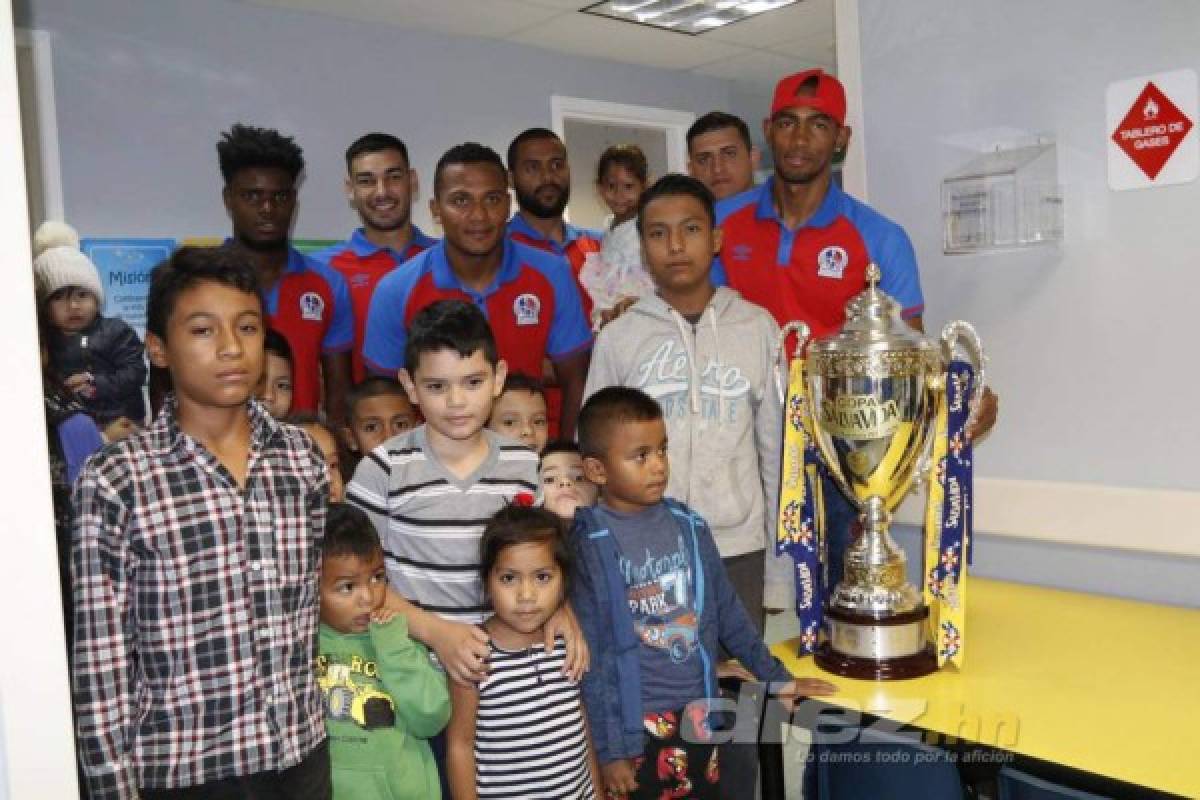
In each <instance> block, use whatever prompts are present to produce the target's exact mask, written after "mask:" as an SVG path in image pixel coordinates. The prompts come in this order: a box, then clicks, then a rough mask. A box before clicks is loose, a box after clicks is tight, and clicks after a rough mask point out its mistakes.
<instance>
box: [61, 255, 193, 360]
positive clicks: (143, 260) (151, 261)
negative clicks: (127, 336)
mask: <svg viewBox="0 0 1200 800" xmlns="http://www.w3.org/2000/svg"><path fill="white" fill-rule="evenodd" d="M80 246H81V248H82V250H83V252H84V253H85V254H86V255H87V257H88V258H90V259H91V260H92V263H93V264H95V265H96V269H97V271H99V273H100V283H101V285H102V286H103V287H104V308H103V310H102V312H101V313H103V314H104V316H106V317H120V318H121V319H123V320H125V321H126V322H128V323H129V325H130V326H131V327H132V328H133V329H134V330H136V331H137V334H138V336H140V337H141V338H142V340H143V341H144V340H145V338H146V295H147V293H148V292H149V290H150V271H151V270H153V269H154V268H155V267H156V266H158V264H159V263H161V262H162V261H165V260H166V259H167V258H168V257H170V255H171V253H172V252H173V251H174V250H175V240H174V239H84V240H82V241H81V242H80Z"/></svg>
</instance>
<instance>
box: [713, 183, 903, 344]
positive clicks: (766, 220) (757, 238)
mask: <svg viewBox="0 0 1200 800" xmlns="http://www.w3.org/2000/svg"><path fill="white" fill-rule="evenodd" d="M775 180H776V179H775V178H774V177H772V178H770V179H768V180H767V181H766V182H765V183H763V184H762V185H761V186H756V187H754V188H753V189H750V190H748V191H745V192H742V193H741V194H738V195H734V196H733V197H729V198H726V199H725V200H722V201H721V202H720V203H718V204H717V225H719V226H720V228H721V230H722V231H723V236H724V243H723V245H722V247H721V255H720V258H719V259H718V260H716V261H714V262H713V268H712V279H713V283H714V284H716V285H718V286H729V287H732V288H734V289H737V291H738V292H740V293H741V295H742V296H743V297H745V298H746V299H747V300H749V301H750V302H752V303H756V304H758V305H760V306H762V307H763V308H765V309H767V310H768V311H770V312H771V314H772V315H773V316H774V317H775V320H776V321H777V322H778V323H779V324H780V325H784V324H786V323H788V322H790V321H791V320H803V321H804V322H806V323H808V326H809V328H810V329H811V330H812V335H813V336H814V337H819V336H826V335H828V334H830V333H832V332H834V331H836V330H838V329H840V328H841V326H842V323H843V322H844V321H845V319H846V313H845V306H846V302H847V301H848V300H849V299H850V298H851V297H853V296H854V295H856V294H858V293H859V292H861V291H862V290H863V289H864V288H866V271H867V265H868V264H870V263H872V262H874V263H875V264H877V265H878V266H879V269H880V270H881V272H882V273H883V278H882V280H881V281H880V284H879V288H880V289H882V290H883V291H885V292H887V293H888V294H890V295H891V296H892V297H894V298H895V299H896V302H898V303H900V305H901V307H902V308H903V309H904V311H903V315H904V317H905V318H912V317H919V316H920V315H921V312H922V311H923V310H924V307H925V301H924V298H923V296H922V294H921V281H920V277H919V276H918V274H917V259H916V255H915V253H914V252H913V246H912V242H910V241H909V238H908V234H906V233H905V232H904V229H903V228H901V227H900V226H899V225H897V224H896V223H894V222H892V221H891V220H889V219H888V218H886V217H884V216H883V215H882V214H880V213H879V212H878V211H875V210H874V209H872V208H871V207H870V206H868V205H866V204H865V203H862V202H860V201H858V200H855V199H854V198H853V197H851V196H850V195H848V194H846V193H845V192H843V191H842V190H841V189H840V188H839V187H838V186H837V184H836V183H833V182H830V184H829V191H828V192H827V193H826V195H825V199H824V200H823V201H822V202H821V205H820V207H818V209H817V211H816V213H814V214H813V215H812V217H810V218H809V219H808V221H807V222H805V223H804V224H803V225H801V226H800V227H798V228H795V229H791V228H788V227H786V226H785V225H784V223H783V219H782V218H781V217H780V215H779V212H778V211H777V210H776V208H775V201H774V195H773V190H772V187H773V184H774V181H775Z"/></svg>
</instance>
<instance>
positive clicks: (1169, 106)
mask: <svg viewBox="0 0 1200 800" xmlns="http://www.w3.org/2000/svg"><path fill="white" fill-rule="evenodd" d="M1196 86H1197V82H1196V72H1195V71H1194V70H1190V69H1181V70H1175V71H1174V72H1160V73H1158V74H1156V75H1147V76H1144V77H1141V78H1131V79H1129V80H1124V81H1117V82H1116V83H1110V84H1109V85H1108V91H1107V97H1106V100H1107V102H1106V106H1107V132H1108V185H1109V188H1111V189H1114V190H1118V191H1120V190H1124V189H1144V188H1146V187H1150V186H1164V185H1167V184H1172V183H1188V182H1189V181H1194V180H1195V179H1196V177H1197V176H1198V175H1200V131H1197V129H1196V120H1197V114H1198V112H1200V101H1198V99H1197V89H1196Z"/></svg>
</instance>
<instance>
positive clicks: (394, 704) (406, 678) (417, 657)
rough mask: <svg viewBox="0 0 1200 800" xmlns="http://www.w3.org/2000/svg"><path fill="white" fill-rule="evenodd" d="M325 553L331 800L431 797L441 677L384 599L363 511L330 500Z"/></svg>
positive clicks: (322, 661) (323, 677)
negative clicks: (432, 745) (432, 739)
mask: <svg viewBox="0 0 1200 800" xmlns="http://www.w3.org/2000/svg"><path fill="white" fill-rule="evenodd" d="M324 553H325V561H324V564H323V565H322V567H321V641H320V655H318V657H317V679H318V684H319V685H320V687H321V694H322V696H323V698H324V701H325V728H326V730H327V731H328V733H329V751H330V760H331V761H332V763H333V797H334V800H428V799H429V798H434V799H435V800H436V798H440V797H441V788H440V784H439V782H438V773H437V767H436V766H435V765H434V762H433V754H432V753H431V752H430V750H429V742H428V741H427V740H428V739H429V737H431V736H434V735H436V734H437V733H439V732H440V731H441V730H442V729H443V728H444V727H446V723H447V721H449V719H450V696H449V694H448V692H447V690H446V677H445V675H443V674H442V673H441V672H439V671H438V670H437V669H436V668H434V666H433V665H432V663H430V660H429V652H428V651H427V650H426V649H425V648H424V647H423V646H422V645H420V644H418V643H417V642H415V641H413V640H412V639H410V638H409V636H408V626H407V623H406V621H405V618H404V617H403V616H402V615H398V614H396V612H395V611H391V610H388V609H385V608H384V607H383V601H384V596H385V594H386V591H387V571H386V569H385V568H384V564H383V547H382V546H381V545H380V543H379V536H378V535H377V534H376V533H375V527H374V526H373V525H372V524H371V521H370V520H369V519H367V516H366V514H364V513H363V512H362V511H360V510H359V509H357V508H354V507H353V506H348V505H343V504H340V503H332V504H330V506H329V517H328V520H327V521H326V525H325V546H324Z"/></svg>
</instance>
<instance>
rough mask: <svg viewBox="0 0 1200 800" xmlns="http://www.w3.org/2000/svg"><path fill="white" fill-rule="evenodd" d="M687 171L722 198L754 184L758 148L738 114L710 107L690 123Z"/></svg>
mask: <svg viewBox="0 0 1200 800" xmlns="http://www.w3.org/2000/svg"><path fill="white" fill-rule="evenodd" d="M687 148H688V174H689V175H691V176H692V177H693V178H695V179H696V180H698V181H700V182H701V183H703V184H704V185H705V186H707V187H708V190H709V191H710V192H712V193H713V197H715V198H717V199H718V200H724V199H725V198H726V197H733V196H734V195H735V194H741V193H742V192H744V191H746V190H748V189H752V188H754V170H755V169H756V168H757V167H758V161H759V157H760V156H761V153H759V151H758V148H757V147H755V146H754V143H753V142H752V141H750V129H749V128H748V127H746V123H745V122H743V121H742V119H741V117H736V116H734V115H733V114H726V113H725V112H724V111H710V112H708V113H707V114H705V115H704V116H702V117H700V118H699V119H697V120H696V121H695V122H693V123H692V127H690V128H688V132H687Z"/></svg>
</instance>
